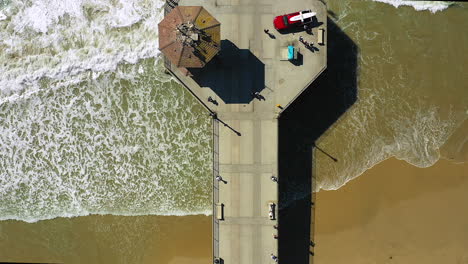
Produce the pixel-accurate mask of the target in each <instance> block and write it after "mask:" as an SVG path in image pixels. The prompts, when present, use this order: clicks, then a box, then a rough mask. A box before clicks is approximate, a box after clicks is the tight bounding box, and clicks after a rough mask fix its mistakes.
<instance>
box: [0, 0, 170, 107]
mask: <svg viewBox="0 0 468 264" xmlns="http://www.w3.org/2000/svg"><path fill="white" fill-rule="evenodd" d="M162 5H163V1H144V0H141V1H137V0H134V1H130V0H118V1H112V2H109V1H102V0H66V1H62V0H60V1H59V0H35V1H31V0H29V1H20V0H14V1H12V2H11V3H9V4H8V6H7V7H6V8H4V10H2V12H3V14H2V15H1V16H0V20H1V21H0V26H2V28H4V30H2V31H0V76H2V77H1V78H0V103H2V102H5V101H11V100H16V99H17V98H21V97H20V96H21V95H24V94H30V93H31V90H33V91H34V90H37V89H38V82H39V80H40V79H41V78H44V77H47V78H51V79H55V80H61V81H64V82H72V83H73V78H75V83H76V82H79V79H80V74H81V73H83V72H85V71H88V70H91V71H93V72H104V71H113V70H115V69H116V67H117V65H118V64H119V63H136V62H137V61H138V60H140V59H145V58H152V57H156V56H157V55H158V54H159V51H158V34H157V24H158V23H159V21H160V20H161V19H162V16H163V13H162ZM81 77H82V76H81Z"/></svg>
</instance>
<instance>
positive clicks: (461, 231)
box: [315, 159, 468, 264]
mask: <svg viewBox="0 0 468 264" xmlns="http://www.w3.org/2000/svg"><path fill="white" fill-rule="evenodd" d="M467 172H468V164H467V163H464V164H455V163H451V162H449V161H447V160H440V161H438V162H437V163H436V164H435V165H434V166H432V167H429V168H424V169H421V168H417V167H414V166H412V165H410V164H408V163H406V162H403V161H399V160H396V159H389V160H387V161H384V162H382V163H380V164H378V165H376V166H375V167H373V168H372V169H370V170H368V171H366V172H365V173H364V174H363V175H361V176H360V177H358V178H356V179H355V180H353V181H351V182H349V183H348V184H347V185H345V186H344V187H342V188H340V189H339V190H336V191H321V192H319V193H318V194H317V202H316V211H315V213H316V214H315V217H316V218H315V221H316V227H315V234H316V236H315V240H316V241H315V242H316V247H315V263H360V264H362V263H468V252H467V251H466V248H468V224H467V223H468V204H467V201H468V177H467V176H468V175H467Z"/></svg>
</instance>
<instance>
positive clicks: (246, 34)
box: [166, 0, 327, 264]
mask: <svg viewBox="0 0 468 264" xmlns="http://www.w3.org/2000/svg"><path fill="white" fill-rule="evenodd" d="M172 2H174V1H172ZM178 4H179V5H181V6H197V5H201V6H203V7H204V8H205V9H206V10H208V11H209V12H210V13H211V14H212V15H213V16H214V17H215V18H216V19H217V20H218V21H219V22H221V39H222V43H221V52H220V54H219V56H218V57H217V58H216V59H214V60H213V61H211V62H210V63H208V64H207V65H206V66H205V68H203V69H201V70H196V71H193V76H191V77H189V76H186V75H184V74H183V73H182V72H180V71H179V70H178V69H177V68H173V67H172V66H171V65H170V63H169V64H167V63H166V67H167V68H168V70H170V71H171V73H172V74H173V75H174V76H175V77H176V78H178V79H179V81H180V82H181V83H182V84H184V86H186V88H188V90H189V91H190V92H191V93H192V94H193V95H194V96H195V97H196V98H197V99H198V100H199V101H200V102H201V103H203V104H204V105H205V107H207V108H208V109H209V110H210V111H211V112H213V113H216V115H217V118H215V119H214V120H213V138H214V139H213V149H214V156H213V258H214V260H215V259H217V258H219V259H220V260H221V262H220V263H225V264H260V263H274V261H273V260H272V258H271V255H270V254H273V255H275V256H278V241H279V240H281V237H279V239H275V238H274V237H273V234H277V233H278V232H277V230H275V229H274V228H273V226H274V225H276V224H278V221H279V228H282V227H281V219H278V218H276V219H275V220H270V218H269V203H275V204H276V205H277V204H278V184H277V183H276V182H274V181H272V180H271V176H275V177H281V175H278V117H279V115H280V114H281V112H282V111H284V110H285V109H286V108H287V107H288V106H289V105H290V104H291V103H292V102H293V101H294V99H295V98H297V97H298V96H299V95H300V94H301V93H302V91H303V90H304V89H305V88H306V87H308V86H309V84H310V83H311V82H313V81H314V80H315V79H316V78H317V77H318V76H319V75H320V74H321V73H322V71H324V70H325V68H326V65H327V54H326V50H327V49H326V45H327V42H326V34H327V33H326V28H327V17H326V15H327V14H326V7H325V5H324V4H323V3H322V2H320V1H317V0H289V1H283V0H204V1H203V0H181V1H179V3H178ZM305 9H311V10H312V11H314V12H317V15H316V18H317V21H315V23H314V28H313V30H312V32H313V34H312V35H308V34H306V33H305V32H303V31H300V32H296V33H294V34H293V33H289V34H280V33H278V32H277V31H276V30H275V29H274V28H273V22H272V21H273V18H274V17H275V16H277V15H283V14H287V13H291V12H295V11H299V10H305ZM264 29H269V32H270V33H272V34H273V35H274V37H273V38H272V37H270V36H268V35H267V34H266V33H264ZM319 29H323V30H324V32H325V45H322V46H320V45H315V47H316V50H314V51H310V50H307V49H305V48H304V46H303V45H302V44H301V43H300V42H299V41H298V39H299V36H303V37H304V39H305V40H306V41H308V42H314V43H317V36H318V30H319ZM288 45H294V46H296V47H299V48H300V56H299V59H298V61H296V62H295V63H291V62H290V61H280V52H281V49H283V48H284V47H287V46H288ZM255 92H258V93H259V96H258V98H257V99H255V98H253V97H252V94H253V93H255ZM208 97H211V98H212V99H214V100H215V101H216V103H217V105H216V104H214V103H210V102H208V100H207V99H208ZM278 105H279V106H278ZM217 175H220V176H221V177H222V178H223V179H224V180H226V181H227V183H226V184H224V183H223V182H219V181H217V180H216V179H215V176H217ZM217 204H222V205H223V208H224V220H218V219H217V217H216V215H217V210H219V208H221V207H218V206H216V205H217ZM277 210H278V206H276V214H275V215H276V216H278V212H277ZM278 258H279V262H280V263H281V256H278Z"/></svg>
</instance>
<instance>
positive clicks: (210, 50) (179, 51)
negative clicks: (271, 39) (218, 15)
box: [158, 6, 221, 68]
mask: <svg viewBox="0 0 468 264" xmlns="http://www.w3.org/2000/svg"><path fill="white" fill-rule="evenodd" d="M220 28H221V24H220V23H219V22H218V20H216V19H215V18H214V17H213V16H212V15H211V14H210V13H208V11H206V10H205V9H204V8H203V7H201V6H177V7H176V8H174V9H173V10H172V11H171V12H170V13H169V14H167V15H166V17H165V18H164V19H163V20H162V21H161V22H160V23H159V24H158V29H159V50H161V51H162V53H163V54H164V55H165V56H166V57H167V58H168V59H169V60H170V61H171V63H172V64H174V65H176V66H177V67H184V68H201V67H203V66H205V64H206V63H207V62H208V61H210V60H211V59H212V58H213V57H214V56H215V55H216V54H217V53H218V52H219V50H220V44H221V40H220Z"/></svg>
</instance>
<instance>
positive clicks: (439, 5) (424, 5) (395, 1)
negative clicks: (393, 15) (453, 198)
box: [373, 0, 453, 13]
mask: <svg viewBox="0 0 468 264" xmlns="http://www.w3.org/2000/svg"><path fill="white" fill-rule="evenodd" d="M373 1H376V2H382V3H386V4H390V5H392V6H394V7H399V6H411V7H413V8H414V9H415V10H417V11H422V10H429V11H431V12H432V13H436V12H438V11H442V10H444V9H447V8H449V7H450V5H452V4H453V3H451V2H447V1H407V0H373Z"/></svg>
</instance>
